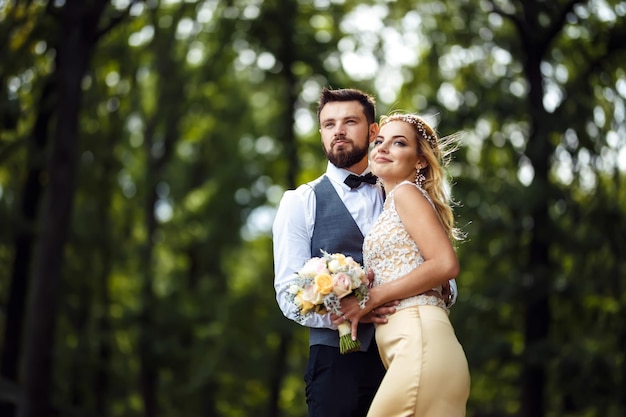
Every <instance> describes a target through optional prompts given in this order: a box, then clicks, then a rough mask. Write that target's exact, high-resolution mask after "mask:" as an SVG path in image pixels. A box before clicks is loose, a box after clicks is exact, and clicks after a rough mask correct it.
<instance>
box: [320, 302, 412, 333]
mask: <svg viewBox="0 0 626 417" xmlns="http://www.w3.org/2000/svg"><path fill="white" fill-rule="evenodd" d="M370 300H371V299H370ZM399 303H400V301H399V300H395V301H391V302H389V303H386V304H383V305H381V306H378V307H376V308H372V307H373V306H374V304H373V303H370V301H368V302H367V303H366V304H365V308H363V309H362V308H361V306H360V305H359V301H358V300H357V298H356V297H355V296H353V295H351V296H348V297H345V298H344V299H342V300H341V312H342V315H341V316H335V318H336V320H333V323H335V325H337V324H341V323H343V322H345V321H349V322H350V327H351V329H352V339H353V340H356V337H357V328H358V325H359V322H363V323H374V324H385V323H387V316H388V315H389V314H393V313H395V312H396V308H395V307H396V306H397V305H398V304H399ZM332 318H333V317H332V316H331V319H332Z"/></svg>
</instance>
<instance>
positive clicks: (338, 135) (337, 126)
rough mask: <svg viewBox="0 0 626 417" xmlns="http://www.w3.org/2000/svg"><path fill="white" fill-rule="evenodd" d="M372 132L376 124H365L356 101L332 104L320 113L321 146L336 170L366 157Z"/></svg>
mask: <svg viewBox="0 0 626 417" xmlns="http://www.w3.org/2000/svg"><path fill="white" fill-rule="evenodd" d="M376 131H377V129H376V124H374V123H372V125H369V124H368V123H367V119H366V118H365V113H363V107H362V106H361V103H359V102H358V101H332V102H330V103H327V104H326V105H325V106H324V108H323V109H322V111H321V112H320V133H321V135H322V147H323V148H324V153H325V154H326V157H327V158H328V160H329V161H330V163H332V164H333V165H335V166H336V167H337V168H349V167H351V166H352V165H355V164H357V163H359V162H361V161H362V160H363V158H367V152H368V148H369V144H370V142H371V141H372V140H373V139H374V137H375V135H376Z"/></svg>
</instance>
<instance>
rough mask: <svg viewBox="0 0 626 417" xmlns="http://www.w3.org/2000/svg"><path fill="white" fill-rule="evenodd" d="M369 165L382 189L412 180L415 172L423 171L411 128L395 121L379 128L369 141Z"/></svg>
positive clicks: (404, 123) (405, 123) (422, 159)
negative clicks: (380, 182) (382, 183)
mask: <svg viewBox="0 0 626 417" xmlns="http://www.w3.org/2000/svg"><path fill="white" fill-rule="evenodd" d="M370 166H371V168H372V172H373V173H374V174H375V175H377V176H378V177H379V178H380V179H382V180H383V181H384V182H385V185H386V186H389V185H397V184H399V183H401V182H402V181H404V180H409V181H411V182H413V181H415V170H416V169H421V168H424V167H425V166H426V163H425V161H424V158H422V157H421V156H420V155H419V154H418V145H417V138H416V136H415V130H414V129H413V127H412V126H411V125H410V124H409V123H407V122H403V121H399V120H398V121H392V122H388V123H387V124H385V125H383V126H382V127H381V128H380V131H379V132H378V136H377V137H376V138H375V139H374V142H373V147H372V150H371V152H370Z"/></svg>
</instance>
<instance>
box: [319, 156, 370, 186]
mask: <svg viewBox="0 0 626 417" xmlns="http://www.w3.org/2000/svg"><path fill="white" fill-rule="evenodd" d="M368 172H371V169H370V167H369V166H368V167H367V168H365V171H363V172H361V173H360V174H358V175H365V174H367V173H368ZM350 174H352V172H350V171H348V170H347V169H343V168H337V167H336V166H334V165H333V164H331V163H330V162H328V166H327V167H326V176H328V178H330V179H331V180H333V181H335V182H337V183H340V184H341V185H342V186H343V187H345V188H346V189H350V187H348V186H347V185H346V184H344V180H345V179H346V178H347V177H348V175H350Z"/></svg>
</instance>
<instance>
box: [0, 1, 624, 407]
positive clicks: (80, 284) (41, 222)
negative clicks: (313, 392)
mask: <svg viewBox="0 0 626 417" xmlns="http://www.w3.org/2000/svg"><path fill="white" fill-rule="evenodd" d="M625 15H626V2H624V1H615V0H588V1H583V0H552V1H539V0H524V1H521V0H520V1H513V0H476V1H474V0H439V1H430V0H424V1H419V2H418V1H402V0H398V1H389V0H370V1H351V0H311V1H305V0H266V1H263V0H228V1H227V0H224V1H219V0H204V1H203V0H184V1H183V0H145V1H139V0H54V1H46V0H0V45H2V46H0V346H1V363H0V366H1V368H0V371H1V379H0V415H1V416H3V417H5V416H6V417H10V416H15V415H19V416H20V417H42V416H64V417H75V416H76V417H78V416H80V417H84V416H93V417H118V416H119V417H133V416H143V417H156V416H159V417H161V416H162V417H168V416H172V417H173V416H177V417H178V416H203V417H212V416H223V417H247V416H253V415H254V416H267V417H279V416H280V417H303V416H306V406H305V401H304V383H303V380H302V374H303V372H304V366H305V363H306V357H307V353H308V349H307V332H306V330H305V329H303V328H301V327H299V326H298V325H297V324H295V323H293V322H291V321H289V320H287V319H286V318H284V317H283V316H282V314H281V313H280V311H279V309H278V307H277V305H276V302H275V300H274V290H273V270H272V251H271V230H270V228H271V223H272V220H273V216H274V213H275V208H276V205H277V203H278V201H279V199H280V197H281V195H282V193H283V192H284V190H286V189H289V188H294V187H295V186H297V185H299V184H301V183H303V182H305V181H308V180H311V179H313V178H315V177H317V176H318V175H319V174H320V173H321V172H323V170H324V168H325V158H324V156H323V153H322V151H321V147H320V139H319V134H318V131H317V120H316V117H315V107H316V100H317V98H318V95H319V92H320V90H321V88H322V87H324V86H330V87H333V88H343V87H356V88H360V89H363V90H365V91H368V92H370V93H372V94H374V95H375V96H376V98H377V107H378V109H377V110H378V113H379V114H384V113H386V112H389V111H392V110H408V111H414V112H417V113H420V114H423V115H426V116H428V117H430V118H431V119H432V120H435V121H436V122H437V128H438V130H439V132H440V134H442V135H448V134H452V133H454V132H457V131H465V132H466V135H465V136H464V139H463V142H462V144H461V148H460V149H459V151H458V152H457V153H456V155H455V159H454V161H453V163H452V164H451V165H450V167H449V174H450V177H451V183H452V185H453V187H452V193H453V197H454V198H455V199H456V200H457V201H459V202H460V205H459V206H458V207H456V216H457V220H458V222H459V225H460V226H461V227H462V228H463V229H464V231H465V232H466V233H467V234H468V239H467V241H466V242H465V243H463V244H461V245H460V246H459V248H458V253H459V257H460V261H461V265H462V272H461V274H460V276H459V279H458V285H459V291H460V295H459V299H458V302H457V304H456V305H455V306H454V307H453V309H452V313H451V320H452V321H453V323H454V326H455V328H456V331H457V334H458V337H459V339H460V341H461V343H462V344H463V346H464V348H465V351H466V353H467V356H468V359H469V363H470V368H471V374H472V391H471V398H470V400H469V404H468V416H469V417H500V416H502V417H504V416H523V417H557V416H571V417H583V416H585V417H622V416H624V415H626V395H624V393H626V362H625V360H624V347H625V346H626V260H625V255H626V237H625V236H626V225H625V221H624V217H625V214H626V186H625V185H624V179H625V172H626V123H625V118H626V106H625V99H626V69H625V67H624V64H623V63H624V62H626V19H625V17H624V16H625ZM444 395H445V394H444Z"/></svg>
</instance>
